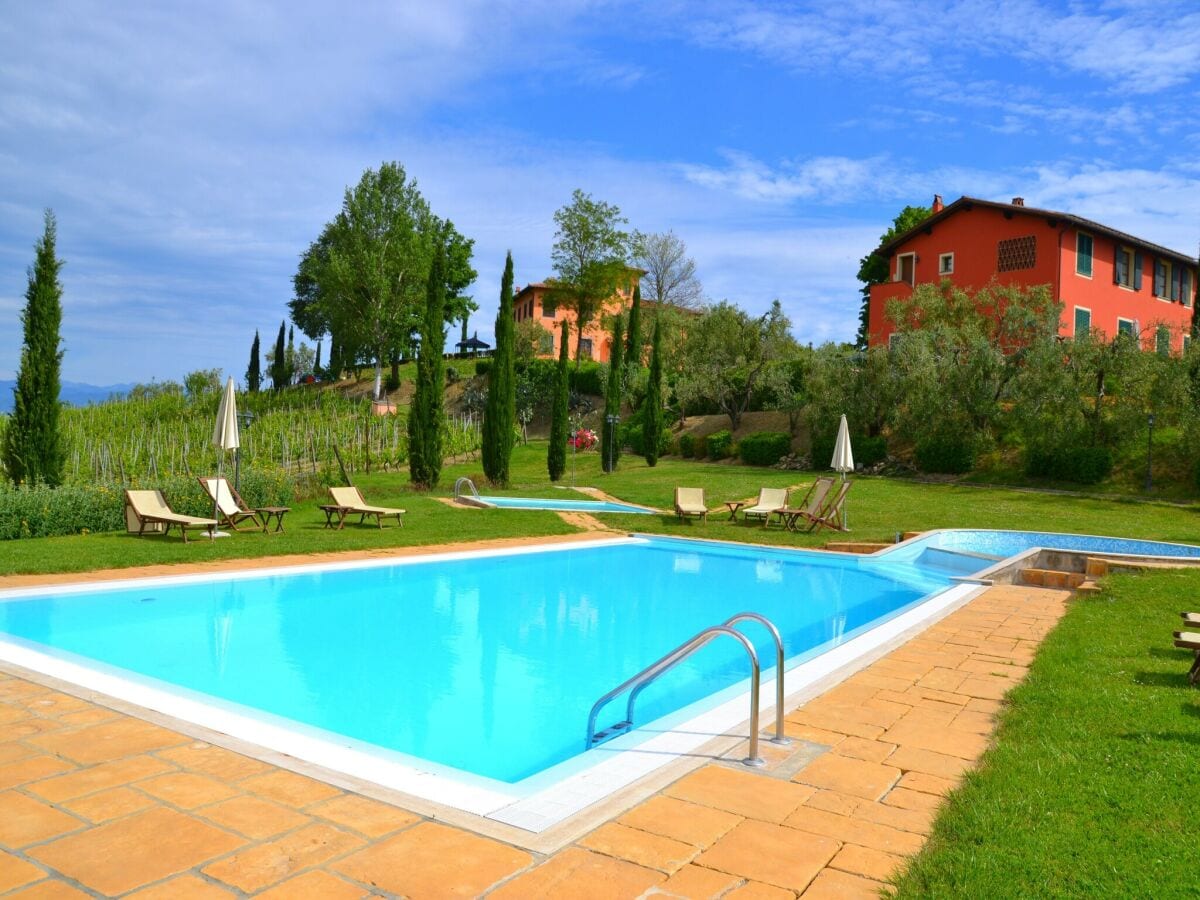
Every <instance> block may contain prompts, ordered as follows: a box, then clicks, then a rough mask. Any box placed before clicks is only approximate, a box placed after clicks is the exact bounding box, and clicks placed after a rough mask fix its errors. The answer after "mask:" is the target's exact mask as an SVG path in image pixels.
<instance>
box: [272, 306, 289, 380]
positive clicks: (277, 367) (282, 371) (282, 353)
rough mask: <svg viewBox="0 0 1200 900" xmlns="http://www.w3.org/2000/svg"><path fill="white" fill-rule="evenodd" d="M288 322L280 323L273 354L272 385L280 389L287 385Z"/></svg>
mask: <svg viewBox="0 0 1200 900" xmlns="http://www.w3.org/2000/svg"><path fill="white" fill-rule="evenodd" d="M286 341H287V322H280V323H279V335H278V337H276V338H275V352H274V353H272V354H271V387H273V388H274V389H275V390H277V391H280V390H283V388H284V387H285V386H286V385H287V381H288V378H287V343H286Z"/></svg>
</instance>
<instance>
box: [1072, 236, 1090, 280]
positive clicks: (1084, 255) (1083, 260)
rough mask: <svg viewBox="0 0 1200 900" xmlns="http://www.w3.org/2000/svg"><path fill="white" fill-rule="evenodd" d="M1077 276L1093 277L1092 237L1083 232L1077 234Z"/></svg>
mask: <svg viewBox="0 0 1200 900" xmlns="http://www.w3.org/2000/svg"><path fill="white" fill-rule="evenodd" d="M1075 274H1076V275H1084V276H1086V277H1088V278H1091V277H1092V236H1091V235H1090V234H1084V233H1083V232H1082V231H1080V232H1077V233H1076V234H1075Z"/></svg>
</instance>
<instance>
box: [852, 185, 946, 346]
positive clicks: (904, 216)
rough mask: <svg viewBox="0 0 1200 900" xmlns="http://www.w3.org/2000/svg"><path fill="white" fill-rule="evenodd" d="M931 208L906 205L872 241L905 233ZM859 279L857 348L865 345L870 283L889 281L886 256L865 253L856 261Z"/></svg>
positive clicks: (925, 215)
mask: <svg viewBox="0 0 1200 900" xmlns="http://www.w3.org/2000/svg"><path fill="white" fill-rule="evenodd" d="M932 213H933V210H932V209H930V207H928V206H906V207H904V209H902V210H900V214H899V215H897V216H896V218H894V219H893V220H892V227H891V228H889V229H888V230H887V231H885V232H884V233H883V235H882V236H881V237H880V238H879V242H878V243H877V244H876V245H875V246H876V247H877V248H878V247H882V246H883V245H884V244H886V243H887V242H888V241H890V240H891V239H892V238H894V237H896V235H898V234H904V232H906V231H908V230H909V229H910V228H915V227H916V226H918V225H920V224H921V223H922V222H923V221H925V220H926V219H928V218H929V216H930V215H932ZM858 280H859V281H861V282H862V283H863V286H862V306H861V307H860V308H859V311H858V334H857V335H856V336H855V338H854V345H855V346H856V347H857V348H858V349H859V350H866V349H867V339H868V337H869V334H868V329H869V328H870V327H871V286H872V285H875V284H884V283H886V282H888V281H891V272H890V271H889V269H888V260H887V258H886V257H884V256H880V255H879V254H878V253H876V252H875V251H874V250H872V251H871V252H870V253H868V254H867V255H866V256H864V257H863V258H862V259H861V260H860V261H859V265H858Z"/></svg>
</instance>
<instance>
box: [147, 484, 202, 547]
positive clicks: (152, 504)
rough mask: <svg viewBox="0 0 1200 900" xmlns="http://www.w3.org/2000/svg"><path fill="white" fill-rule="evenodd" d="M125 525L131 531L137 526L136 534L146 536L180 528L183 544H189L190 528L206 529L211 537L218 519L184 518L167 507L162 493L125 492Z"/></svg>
mask: <svg viewBox="0 0 1200 900" xmlns="http://www.w3.org/2000/svg"><path fill="white" fill-rule="evenodd" d="M125 523H126V525H127V526H128V527H129V530H130V531H133V527H132V526H133V525H135V524H136V525H137V531H136V534H138V535H139V536H140V535H144V534H145V533H146V532H147V531H149V532H151V533H153V532H157V531H161V532H162V533H163V534H166V533H167V532H168V531H170V530H171V526H172V525H178V526H179V533H180V534H181V535H183V542H184V543H185V544H186V543H187V530H188V529H189V528H204V529H205V530H207V531H208V533H209V536H211V535H212V533H213V531H214V530H215V529H216V527H217V520H216V519H201V518H199V517H197V516H184V515H180V514H179V513H177V512H175V511H174V510H173V509H171V507H169V506H168V505H167V501H166V499H164V497H163V495H162V491H126V492H125Z"/></svg>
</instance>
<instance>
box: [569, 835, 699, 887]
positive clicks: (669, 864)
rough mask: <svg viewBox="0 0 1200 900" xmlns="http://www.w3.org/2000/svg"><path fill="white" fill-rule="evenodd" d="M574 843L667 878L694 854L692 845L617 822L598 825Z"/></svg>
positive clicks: (694, 849) (694, 848) (694, 850)
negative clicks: (635, 864)
mask: <svg viewBox="0 0 1200 900" xmlns="http://www.w3.org/2000/svg"><path fill="white" fill-rule="evenodd" d="M578 843H579V844H580V845H581V846H583V847H587V848H588V849H589V850H595V851H596V852H597V853H603V854H605V855H606V856H615V857H617V858H618V859H627V860H629V861H630V862H631V863H637V864H638V865H639V866H645V867H646V868H648V869H657V870H658V871H660V872H664V873H666V874H667V875H672V874H674V873H675V872H677V871H678V870H679V869H681V868H683V866H684V865H686V864H687V863H688V862H689V861H690V860H691V858H692V857H693V856H695V855H696V847H694V846H693V845H692V844H685V843H684V842H683V841H676V840H673V839H672V838H668V837H663V836H662V835H661V834H651V833H650V832H648V831H639V830H638V829H636V828H630V827H629V826H628V825H622V824H620V823H619V822H607V823H605V824H604V825H601V826H600V827H599V828H597V829H596V830H595V831H593V832H591V833H590V834H588V835H586V836H585V837H584V838H583V839H582V840H580V841H579V842H578Z"/></svg>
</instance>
